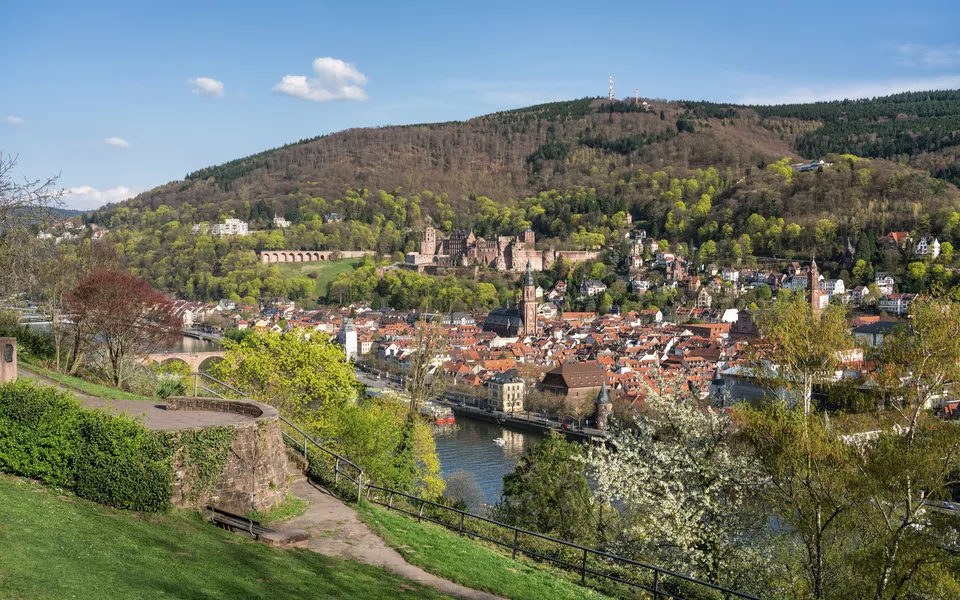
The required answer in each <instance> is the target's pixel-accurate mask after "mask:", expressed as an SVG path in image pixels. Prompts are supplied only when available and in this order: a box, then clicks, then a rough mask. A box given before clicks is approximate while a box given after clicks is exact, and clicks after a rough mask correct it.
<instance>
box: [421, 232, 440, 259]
mask: <svg viewBox="0 0 960 600" xmlns="http://www.w3.org/2000/svg"><path fill="white" fill-rule="evenodd" d="M436 253H437V230H436V229H434V228H433V227H427V228H426V229H424V230H423V239H422V240H420V254H426V255H428V256H432V255H434V254H436Z"/></svg>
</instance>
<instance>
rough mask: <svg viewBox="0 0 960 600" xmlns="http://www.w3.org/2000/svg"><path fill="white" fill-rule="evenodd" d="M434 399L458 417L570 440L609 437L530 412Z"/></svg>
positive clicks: (580, 440) (579, 440)
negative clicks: (499, 409) (561, 423)
mask: <svg viewBox="0 0 960 600" xmlns="http://www.w3.org/2000/svg"><path fill="white" fill-rule="evenodd" d="M432 401H433V402H436V403H437V404H441V405H443V406H449V407H450V408H452V409H453V413H454V415H455V416H457V417H459V416H460V415H461V414H462V415H467V416H469V417H471V418H473V419H477V420H479V421H487V422H489V423H496V424H497V425H502V426H504V427H512V428H515V429H520V430H523V431H535V432H537V433H539V434H541V435H547V434H548V433H550V432H551V431H555V432H558V433H562V434H564V435H565V436H566V438H567V440H569V441H577V442H583V441H589V440H594V439H600V440H603V439H606V437H607V435H606V434H605V433H604V432H602V431H600V430H598V429H588V428H584V429H573V428H571V429H563V428H561V427H560V424H559V423H558V422H556V421H550V420H548V419H544V418H543V417H536V416H532V415H530V414H529V413H524V416H522V417H520V416H516V415H513V414H511V413H507V412H500V411H489V410H485V409H482V408H477V407H476V406H469V405H467V404H463V403H460V402H453V401H451V400H447V399H445V398H436V399H434V400H432Z"/></svg>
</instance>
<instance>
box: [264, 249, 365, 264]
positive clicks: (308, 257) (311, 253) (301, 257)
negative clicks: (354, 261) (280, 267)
mask: <svg viewBox="0 0 960 600" xmlns="http://www.w3.org/2000/svg"><path fill="white" fill-rule="evenodd" d="M375 255H376V252H374V251H372V250H263V251H262V252H260V262H261V263H263V264H265V265H269V264H275V263H298V262H323V261H327V260H334V259H336V258H363V257H365V256H375Z"/></svg>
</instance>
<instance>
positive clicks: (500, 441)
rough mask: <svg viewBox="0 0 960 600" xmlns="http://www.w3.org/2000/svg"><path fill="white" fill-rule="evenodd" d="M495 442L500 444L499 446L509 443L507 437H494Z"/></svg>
mask: <svg viewBox="0 0 960 600" xmlns="http://www.w3.org/2000/svg"><path fill="white" fill-rule="evenodd" d="M493 443H494V444H496V445H498V446H503V445H504V444H506V443H507V440H505V439H503V438H501V437H498V438H493Z"/></svg>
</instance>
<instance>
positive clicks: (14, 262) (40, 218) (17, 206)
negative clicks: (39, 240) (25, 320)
mask: <svg viewBox="0 0 960 600" xmlns="http://www.w3.org/2000/svg"><path fill="white" fill-rule="evenodd" d="M16 167H17V157H16V156H11V155H9V154H3V153H2V152H0V233H2V235H0V263H2V264H3V265H4V268H3V269H0V296H3V297H6V296H7V295H8V294H11V293H13V292H14V291H22V290H23V287H24V286H25V283H26V282H27V281H28V280H29V278H30V275H31V274H32V273H31V272H30V266H31V261H29V260H27V259H26V257H25V256H24V253H30V252H32V251H33V250H34V248H35V246H36V238H35V237H34V236H33V235H32V234H31V232H29V231H27V228H28V227H29V226H31V225H40V226H42V225H43V224H44V223H45V222H46V221H47V220H48V219H49V218H50V216H51V209H53V208H59V207H61V206H62V205H63V203H62V197H63V190H57V189H56V184H57V180H58V179H59V178H60V176H59V175H55V176H53V177H49V178H46V179H24V180H23V181H17V180H16V179H15V178H14V170H15V169H16Z"/></svg>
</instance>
